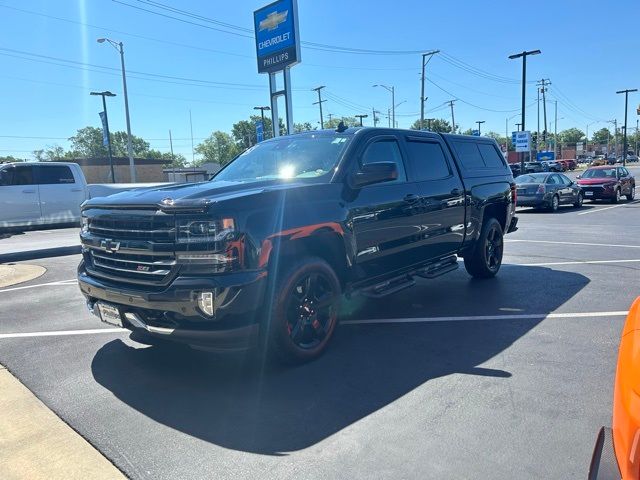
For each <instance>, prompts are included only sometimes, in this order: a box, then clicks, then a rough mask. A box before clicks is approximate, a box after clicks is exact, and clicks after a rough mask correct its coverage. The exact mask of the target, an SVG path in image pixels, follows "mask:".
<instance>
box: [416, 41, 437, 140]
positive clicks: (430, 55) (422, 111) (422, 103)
mask: <svg viewBox="0 0 640 480" xmlns="http://www.w3.org/2000/svg"><path fill="white" fill-rule="evenodd" d="M439 52H440V50H431V51H429V52H427V53H423V54H422V77H421V79H422V80H421V89H420V130H422V129H423V128H424V104H425V102H426V101H427V99H426V98H425V96H424V69H425V67H426V66H427V63H429V62H430V61H431V58H432V57H433V56H434V55H435V54H436V53H439ZM427 57H429V60H427Z"/></svg>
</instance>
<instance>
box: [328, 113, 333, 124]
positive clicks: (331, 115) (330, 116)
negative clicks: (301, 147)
mask: <svg viewBox="0 0 640 480" xmlns="http://www.w3.org/2000/svg"><path fill="white" fill-rule="evenodd" d="M327 117H329V125H331V119H332V118H333V113H327Z"/></svg>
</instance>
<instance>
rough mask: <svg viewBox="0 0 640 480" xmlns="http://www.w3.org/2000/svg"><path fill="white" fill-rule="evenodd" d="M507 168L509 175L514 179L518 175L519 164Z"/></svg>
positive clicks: (511, 164)
mask: <svg viewBox="0 0 640 480" xmlns="http://www.w3.org/2000/svg"><path fill="white" fill-rule="evenodd" d="M509 168H510V169H511V173H512V174H513V176H514V177H517V176H518V175H520V170H521V169H520V164H519V163H510V164H509Z"/></svg>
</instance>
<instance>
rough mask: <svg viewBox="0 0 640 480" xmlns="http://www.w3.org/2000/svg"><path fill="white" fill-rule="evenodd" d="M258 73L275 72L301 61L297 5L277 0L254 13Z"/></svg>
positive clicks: (294, 1) (294, 0) (289, 0)
mask: <svg viewBox="0 0 640 480" xmlns="http://www.w3.org/2000/svg"><path fill="white" fill-rule="evenodd" d="M253 25H254V29H255V35H256V54H257V57H258V73H273V72H279V71H282V70H284V69H285V68H287V67H290V66H292V65H295V64H296V63H299V62H300V40H299V38H298V4H297V2H296V0H278V1H277V2H274V3H271V4H269V5H267V6H266V7H262V8H261V9H259V10H256V11H255V12H253Z"/></svg>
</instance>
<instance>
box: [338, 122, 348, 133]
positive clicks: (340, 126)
mask: <svg viewBox="0 0 640 480" xmlns="http://www.w3.org/2000/svg"><path fill="white" fill-rule="evenodd" d="M346 129H347V126H346V125H345V124H344V122H343V121H340V123H339V124H338V128H336V132H338V133H342V132H344V131H345V130H346Z"/></svg>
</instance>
